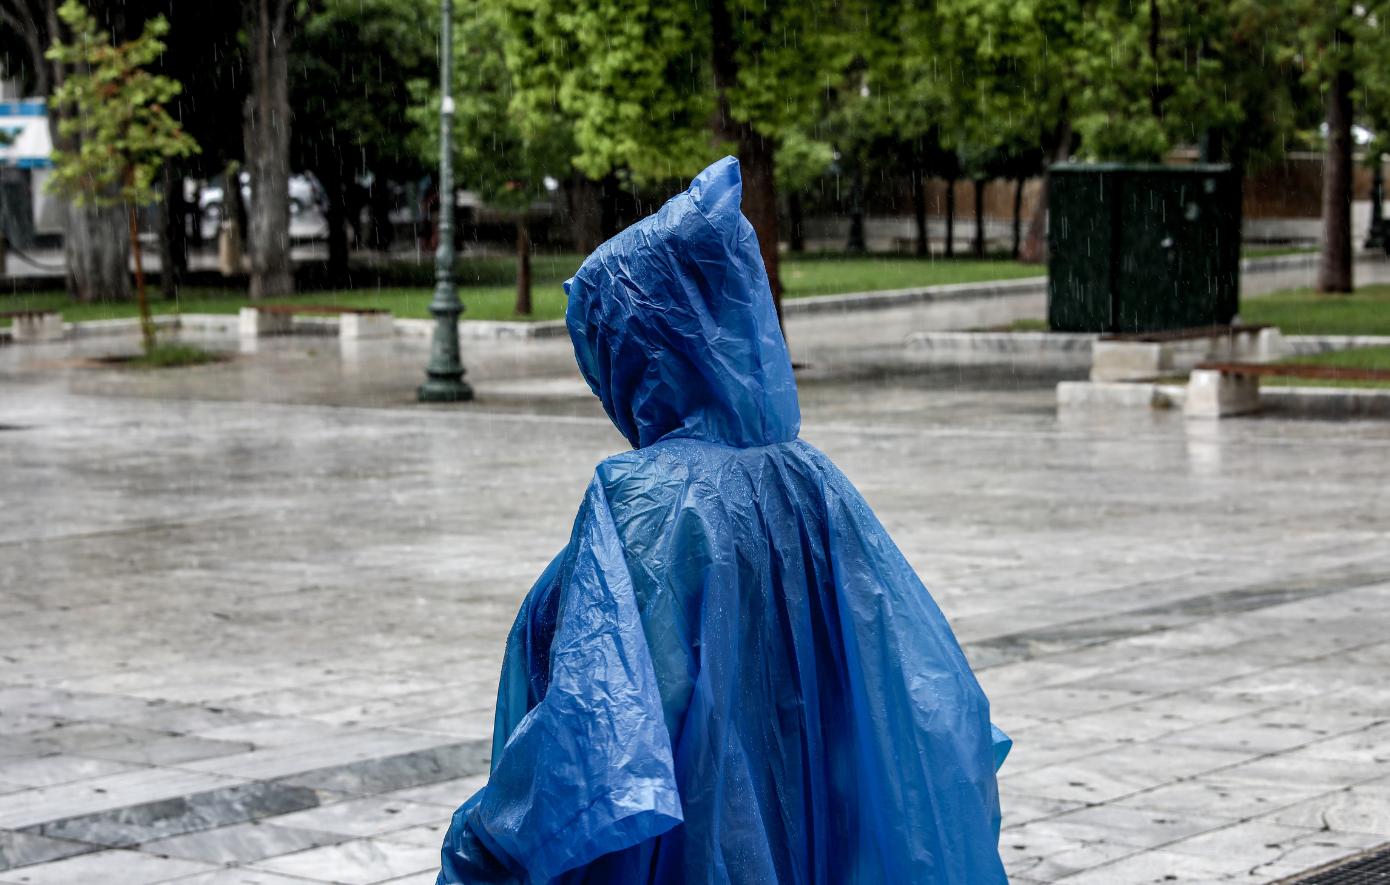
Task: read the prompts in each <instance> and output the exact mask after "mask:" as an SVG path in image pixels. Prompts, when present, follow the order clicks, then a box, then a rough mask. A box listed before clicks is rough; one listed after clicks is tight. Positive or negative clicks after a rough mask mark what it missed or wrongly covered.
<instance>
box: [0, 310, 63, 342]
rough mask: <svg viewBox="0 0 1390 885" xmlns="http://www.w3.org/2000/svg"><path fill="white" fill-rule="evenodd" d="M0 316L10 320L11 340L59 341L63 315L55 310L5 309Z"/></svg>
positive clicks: (61, 336)
mask: <svg viewBox="0 0 1390 885" xmlns="http://www.w3.org/2000/svg"><path fill="white" fill-rule="evenodd" d="M0 317H3V318H5V319H8V320H10V321H11V325H10V340H11V341H61V340H62V338H63V335H64V332H63V315H62V314H61V313H59V312H58V311H56V310H7V311H3V312H0Z"/></svg>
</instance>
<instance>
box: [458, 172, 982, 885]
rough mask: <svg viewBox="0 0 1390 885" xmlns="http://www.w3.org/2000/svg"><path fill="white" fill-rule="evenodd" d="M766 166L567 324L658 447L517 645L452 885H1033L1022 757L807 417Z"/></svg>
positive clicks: (620, 255) (605, 468)
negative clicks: (764, 225) (773, 233)
mask: <svg viewBox="0 0 1390 885" xmlns="http://www.w3.org/2000/svg"><path fill="white" fill-rule="evenodd" d="M741 193H742V188H741V183H740V179H739V169H738V163H737V161H735V160H734V159H733V158H728V159H725V160H722V161H720V162H718V163H715V164H714V165H713V166H711V167H710V168H709V169H706V170H705V171H704V173H702V174H701V175H700V176H699V177H698V178H696V179H695V181H694V182H693V183H692V184H691V186H690V189H689V190H688V191H686V192H685V193H683V194H681V195H679V196H677V197H675V198H674V199H672V200H671V201H670V202H668V203H667V204H666V205H665V206H664V207H662V209H661V211H660V212H658V213H657V214H656V215H655V216H653V217H651V218H648V219H646V220H645V221H642V222H641V223H639V224H637V225H634V226H633V227H631V228H628V229H627V230H626V231H624V232H623V233H621V234H619V235H618V236H617V237H615V238H614V239H612V240H610V241H609V242H608V243H606V244H604V245H603V246H602V247H601V248H600V249H599V250H598V251H597V252H595V253H594V254H593V255H591V256H590V257H589V259H588V260H587V261H585V262H584V266H583V267H581V268H580V269H579V273H578V274H576V275H575V277H574V279H573V280H571V281H570V282H569V283H568V284H567V285H566V289H567V291H568V293H569V309H568V313H567V316H566V321H567V324H568V326H569V332H570V336H571V337H572V338H573V339H574V349H575V354H576V356H577V357H578V360H579V366H580V368H581V369H582V370H583V373H584V377H585V378H586V379H587V380H588V382H589V386H590V387H592V388H593V390H594V392H595V393H596V394H598V396H599V397H600V398H601V399H602V400H603V405H604V408H605V409H607V411H608V414H609V416H610V417H611V418H612V419H613V423H614V424H616V425H617V426H618V429H619V430H621V431H622V432H623V435H625V436H626V437H627V438H628V439H629V440H630V441H631V442H632V445H633V447H634V451H631V452H628V453H626V454H622V455H616V456H614V457H611V458H608V459H606V460H605V461H603V463H601V464H600V465H599V466H598V470H597V471H596V473H595V476H594V479H593V481H592V482H591V483H590V484H589V489H588V492H587V493H586V495H585V497H584V503H583V506H582V507H581V508H580V510H579V515H578V517H576V519H575V522H574V530H573V532H572V534H571V535H570V540H569V544H568V546H566V547H565V549H564V550H563V551H562V552H561V553H560V555H559V556H557V557H556V558H555V560H554V562H552V563H551V564H550V566H549V567H548V568H547V569H546V570H545V573H544V574H542V575H541V577H540V580H539V581H537V582H536V585H535V587H533V588H532V589H531V592H530V594H529V595H528V596H527V597H526V601H525V602H524V603H523V604H522V607H521V612H520V613H519V614H518V616H517V619H516V625H515V626H514V627H513V628H512V632H511V636H510V637H509V638H508V640H507V651H506V659H505V662H504V663H503V666H502V678H501V687H500V688H499V690H498V694H497V720H496V726H495V731H494V735H493V755H492V773H491V776H490V779H489V781H488V784H487V786H486V787H484V788H483V789H482V790H481V791H479V792H478V793H477V794H476V795H475V796H473V798H471V799H469V800H468V802H466V803H465V804H464V806H463V807H462V808H460V809H459V810H458V812H457V813H456V814H455V815H454V819H453V824H452V826H451V827H450V830H449V833H448V835H447V837H446V839H445V843H444V849H443V870H442V872H441V873H440V877H439V882H440V883H456V882H464V883H475V882H499V883H501V882H505V883H515V882H525V883H530V885H541V883H546V882H558V883H565V885H571V883H574V885H577V883H594V885H600V883H603V885H608V883H614V885H618V883H621V885H641V883H661V885H682V883H685V885H696V883H698V885H706V883H709V885H713V883H737V885H803V883H805V885H811V883H818V885H887V883H892V885H909V883H914V885H927V883H936V885H948V883H949V885H1006V879H1005V876H1004V871H1003V868H1002V866H1001V865H1000V861H999V854H998V850H997V844H996V843H997V839H998V827H999V802H998V794H997V791H996V786H995V777H994V773H995V770H996V769H997V767H998V764H999V763H1000V762H1002V761H1003V754H1004V753H1006V752H1007V751H1008V739H1007V738H1005V737H1004V736H1003V734H1002V733H1000V732H998V731H997V730H993V729H992V726H991V725H990V722H989V704H988V702H987V701H986V699H985V696H984V694H983V693H982V692H981V690H980V687H979V685H978V683H977V682H976V681H975V677H974V676H973V675H972V673H971V672H970V668H969V666H968V665H967V664H966V661H965V658H964V656H963V655H962V654H961V650H960V647H959V646H958V645H957V643H956V640H955V637H954V636H953V635H952V633H951V630H950V627H949V626H948V625H947V624H946V621H945V619H944V618H943V617H942V615H941V612H940V611H939V610H938V609H937V607H936V605H935V603H934V602H933V601H932V599H931V597H930V596H929V595H928V593H927V591H926V588H925V587H923V586H922V583H921V581H919V580H918V579H917V576H916V575H915V574H914V573H913V571H912V569H911V567H910V566H909V565H908V563H907V561H906V560H905V559H904V558H903V555H902V554H901V553H900V552H899V551H898V548H897V547H895V546H894V544H893V542H892V541H891V540H890V539H889V537H888V535H887V533H886V532H885V531H884V530H883V526H882V525H880V524H879V522H878V520H877V519H875V518H874V515H873V513H872V512H870V510H869V507H868V505H866V504H865V503H864V499H863V498H861V497H860V496H859V493H858V492H856V491H855V489H854V487H853V486H852V485H850V483H849V480H847V479H846V478H845V476H844V475H843V474H842V473H840V471H839V470H837V469H836V468H835V465H833V464H831V463H830V461H829V460H828V459H827V458H826V457H825V456H824V455H823V454H821V453H820V452H819V451H817V450H816V449H815V448H813V447H811V446H809V445H807V444H806V443H804V442H801V441H800V440H798V439H797V433H798V431H799V429H800V423H801V416H800V410H799V409H798V406H797V400H796V384H795V382H794V380H793V378H792V365H791V359H790V357H789V356H788V352H787V347H786V344H785V343H784V341H783V339H782V333H781V331H780V329H779V327H778V323H777V316H776V314H775V312H774V309H773V304H772V298H771V294H770V292H769V289H768V283H767V275H766V273H765V272H764V270H763V265H762V261H761V259H760V257H759V254H758V244H757V240H756V239H755V236H754V233H753V229H752V227H751V226H750V225H749V223H748V222H747V221H746V220H745V219H744V218H743V216H742V215H741V214H740V211H739V207H740V198H741Z"/></svg>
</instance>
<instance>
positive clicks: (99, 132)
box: [47, 0, 198, 350]
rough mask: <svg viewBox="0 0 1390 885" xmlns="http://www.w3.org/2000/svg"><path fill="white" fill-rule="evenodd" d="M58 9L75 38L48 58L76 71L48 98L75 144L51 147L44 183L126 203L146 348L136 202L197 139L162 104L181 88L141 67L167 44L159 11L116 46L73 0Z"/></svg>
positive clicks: (74, 196)
mask: <svg viewBox="0 0 1390 885" xmlns="http://www.w3.org/2000/svg"><path fill="white" fill-rule="evenodd" d="M58 15H59V17H60V18H62V20H63V22H64V23H65V24H66V25H67V26H68V28H69V29H71V31H72V34H73V42H72V43H70V44H63V43H60V42H57V41H55V42H54V44H53V47H52V48H51V49H49V50H48V53H47V57H48V58H49V59H50V60H52V61H55V62H58V63H61V64H64V65H70V66H72V67H73V69H74V70H75V73H74V74H72V75H71V76H69V77H68V78H67V79H66V80H65V81H64V82H63V84H62V85H61V86H59V87H58V89H57V90H55V91H54V93H53V103H54V105H55V106H59V107H61V106H64V105H68V106H71V108H72V109H73V111H74V112H73V113H72V114H70V115H66V116H65V118H64V119H63V121H62V123H61V124H60V125H61V131H62V133H63V134H64V135H67V136H69V137H71V138H73V139H74V142H73V143H74V144H75V145H76V147H75V149H73V150H70V151H65V150H57V151H54V154H53V165H54V169H53V174H52V176H51V177H50V178H49V187H50V188H51V189H53V190H54V191H56V192H58V193H61V194H63V195H64V196H67V197H68V198H70V199H71V200H72V201H73V202H74V203H76V204H77V205H85V204H89V203H90V204H95V205H106V206H110V205H116V204H119V203H124V204H125V205H126V206H127V209H128V213H129V216H130V240H131V248H132V249H133V250H134V253H135V277H136V285H137V291H138V294H139V299H140V319H141V327H142V329H143V332H144V341H145V348H146V350H151V349H153V347H154V326H153V324H152V322H151V320H150V311H149V304H148V301H147V299H146V294H145V279H144V269H143V267H142V266H141V260H140V242H139V238H138V236H137V229H136V217H135V208H136V206H139V205H144V204H147V203H151V202H153V201H154V200H155V199H156V197H157V194H156V192H155V188H154V179H155V176H156V175H157V174H158V173H159V169H160V166H161V165H162V164H163V163H164V162H165V161H166V160H168V159H170V158H173V157H186V156H188V155H189V154H192V153H196V152H197V151H198V145H197V143H196V142H195V141H194V140H193V139H192V138H191V137H190V136H189V135H188V134H187V133H186V132H184V131H183V128H182V127H181V126H180V125H179V123H178V122H177V121H176V120H174V119H173V118H172V117H171V116H169V113H168V112H167V111H166V110H165V109H164V104H165V103H166V102H168V101H169V99H171V98H173V97H174V96H175V95H177V94H178V92H179V90H180V89H182V87H181V86H180V85H179V83H178V81H176V80H172V79H170V78H168V77H164V76H160V75H156V74H151V73H150V72H149V71H147V70H145V69H144V66H145V65H148V64H150V63H151V62H153V61H154V60H155V59H157V58H158V57H159V55H160V53H161V52H163V51H164V43H163V42H161V40H160V39H159V38H160V37H162V36H163V35H164V34H165V33H167V32H168V30H169V24H168V22H167V21H166V20H165V19H164V18H163V17H162V16H160V17H156V18H153V19H150V20H149V21H148V22H146V24H145V29H144V33H143V34H141V36H140V37H138V38H136V39H134V40H131V41H128V42H125V43H121V44H116V45H113V44H111V43H110V42H108V41H107V38H106V35H105V34H104V33H103V32H102V31H101V30H100V28H99V26H98V24H97V21H96V19H95V18H93V17H92V15H91V14H90V13H88V12H87V10H86V8H85V7H84V6H83V5H82V4H81V3H79V2H78V0H68V2H66V3H64V4H63V5H62V7H60V8H59V10H58Z"/></svg>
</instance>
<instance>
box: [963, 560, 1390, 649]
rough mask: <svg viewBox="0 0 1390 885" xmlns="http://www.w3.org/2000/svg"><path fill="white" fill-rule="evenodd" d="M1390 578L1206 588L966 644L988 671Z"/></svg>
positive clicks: (1321, 578)
mask: <svg viewBox="0 0 1390 885" xmlns="http://www.w3.org/2000/svg"><path fill="white" fill-rule="evenodd" d="M1388 581H1390V572H1374V573H1365V572H1361V573H1353V574H1345V573H1343V574H1340V575H1339V574H1335V573H1334V574H1323V575H1318V576H1311V577H1303V578H1293V579H1289V580H1287V581H1277V582H1272V583H1267V584H1257V585H1255V586H1252V587H1239V588H1236V589H1233V590H1222V591H1219V592H1216V593H1204V594H1202V595H1200V596H1191V597H1188V598H1187V599H1179V600H1176V601H1174V602H1166V603H1163V604H1162V605H1153V606H1148V607H1146V608H1140V609H1134V610H1133V611H1127V612H1118V613H1116V614H1113V615H1104V616H1102V617H1098V618H1087V619H1085V620H1080V621H1073V622H1072V623H1070V624H1060V625H1058V626H1055V627H1043V628H1040V629H1037V630H1024V631H1022V632H1019V633H1009V634H1006V635H1004V636H996V637H994V638H991V639H984V640H980V641H979V642H971V643H968V644H966V645H965V646H963V650H964V651H965V655H966V657H967V658H968V659H969V660H970V665H971V666H972V667H973V668H974V669H976V670H987V669H989V668H990V667H999V666H1002V665H1004V664H1012V663H1014V662H1015V661H1023V660H1027V659H1029V658H1036V657H1042V656H1044V655H1053V654H1061V653H1063V652H1068V651H1074V650H1076V649H1079V648H1085V647H1086V646H1089V645H1100V644H1101V643H1105V642H1115V641H1116V640H1119V639H1128V638H1129V637H1131V636H1141V635H1143V634H1145V633H1155V632H1157V631H1159V630H1169V629H1172V628H1173V627H1181V626H1184V625H1187V624H1192V623H1195V622H1197V621H1201V620H1205V619H1207V618H1214V617H1217V616H1219V615H1228V614H1238V613H1240V612H1248V611H1255V610H1257V609H1262V608H1269V607H1270V606H1275V605H1283V604H1285V603H1289V602H1298V601H1299V600H1303V599H1313V598H1316V597H1319V596H1329V595H1331V594H1333V593H1341V592H1343V591H1345V590H1354V589H1356V588H1357V587H1368V586H1371V585H1373V584H1383V583H1386V582H1388Z"/></svg>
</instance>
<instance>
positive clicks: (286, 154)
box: [242, 0, 294, 299]
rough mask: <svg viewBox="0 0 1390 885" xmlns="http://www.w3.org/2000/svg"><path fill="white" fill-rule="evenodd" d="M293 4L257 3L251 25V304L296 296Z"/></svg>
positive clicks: (247, 129) (246, 115)
mask: <svg viewBox="0 0 1390 885" xmlns="http://www.w3.org/2000/svg"><path fill="white" fill-rule="evenodd" d="M293 6H294V4H293V3H292V2H291V0H252V2H251V4H250V7H251V8H250V15H249V16H248V20H247V44H248V46H247V54H248V55H249V57H250V62H251V64H250V69H251V92H250V94H249V95H247V96H246V106H245V109H244V112H243V130H242V132H243V138H244V139H245V146H246V171H247V172H249V173H250V175H251V206H250V212H249V216H248V224H247V246H248V250H249V252H250V256H251V298H252V299H257V298H275V297H279V296H283V295H289V294H291V293H292V292H293V291H294V268H293V266H292V265H291V263H290V81H289V54H290V44H291V43H292V42H293V41H294V34H293V30H294V19H293V14H294V12H293V9H292V7H293Z"/></svg>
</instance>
